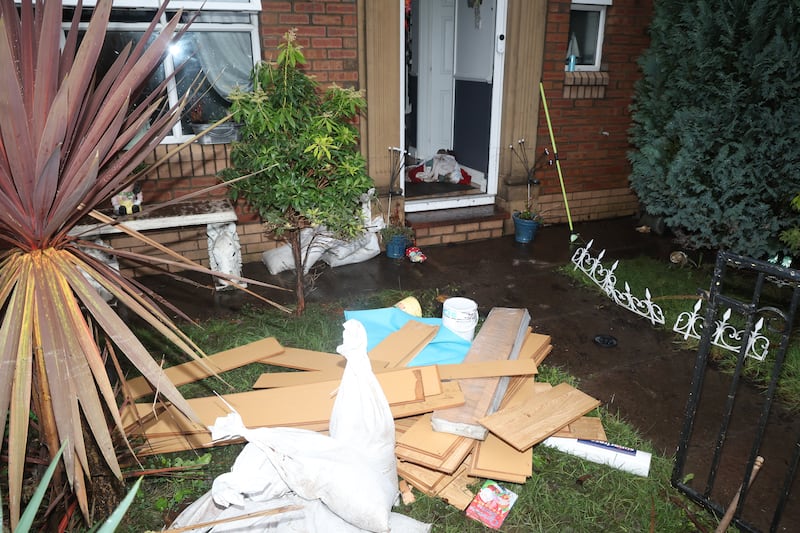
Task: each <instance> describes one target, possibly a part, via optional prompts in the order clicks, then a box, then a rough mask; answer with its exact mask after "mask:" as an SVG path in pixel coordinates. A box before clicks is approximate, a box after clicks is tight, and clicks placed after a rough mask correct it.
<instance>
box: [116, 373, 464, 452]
mask: <svg viewBox="0 0 800 533" xmlns="http://www.w3.org/2000/svg"><path fill="white" fill-rule="evenodd" d="M407 370H413V369H407ZM417 375H418V373H417ZM293 388H294V387H290V388H287V389H267V390H266V391H256V392H267V391H272V390H291V389H293ZM241 394H251V393H241ZM300 396H303V395H302V393H301V394H300ZM295 399H296V398H295ZM387 399H388V397H387ZM307 400H308V401H313V400H312V399H311V397H308V398H307ZM191 401H192V400H190V402H191ZM463 403H464V395H463V394H462V393H461V389H459V387H458V384H457V383H455V382H453V383H444V384H443V386H442V393H441V394H434V395H432V396H428V397H426V398H425V399H424V400H423V401H418V402H405V401H404V402H402V403H398V404H396V405H393V404H392V403H391V401H390V405H389V408H390V409H391V411H392V415H393V416H394V417H395V418H399V419H403V420H405V419H407V418H408V417H413V416H416V415H420V414H422V413H428V412H431V411H433V410H434V409H437V408H440V407H452V406H456V405H460V404H463ZM284 405H292V404H284ZM296 405H303V403H302V402H301V403H300V404H296ZM168 409H169V411H170V412H169V413H168V414H160V415H159V419H158V420H155V419H153V416H152V406H151V405H150V404H135V410H136V412H138V413H139V414H140V416H143V417H145V419H144V421H143V427H142V428H139V427H137V424H136V422H134V420H135V416H133V415H132V414H131V412H130V410H125V411H124V413H123V423H124V425H125V427H126V428H127V429H128V432H129V433H130V434H131V435H134V436H135V435H141V436H144V437H146V438H147V440H148V443H149V444H150V447H151V449H156V450H157V451H154V452H152V453H167V452H174V451H182V450H188V449H191V448H192V447H206V446H213V445H214V444H212V443H211V442H210V440H211V434H210V432H209V431H208V430H206V429H205V428H204V427H202V426H198V425H194V424H192V423H191V422H189V421H188V420H187V419H186V418H185V417H184V416H183V415H182V414H180V413H179V412H178V411H177V409H175V408H174V407H172V406H169V407H168ZM306 414H307V413H306ZM298 416H299V415H298ZM329 419H330V410H329V411H328V415H327V416H326V418H325V420H323V421H314V420H311V421H301V420H297V417H294V419H293V420H292V421H291V422H290V423H289V424H273V425H288V426H291V427H298V428H304V429H309V430H313V431H324V430H327V429H328V421H329ZM246 425H248V427H255V426H252V425H251V424H249V423H247V422H246ZM403 425H404V423H403V422H400V423H399V424H397V426H399V427H401V428H402V427H403ZM189 443H191V445H190V444H189ZM221 444H229V442H224V443H221Z"/></svg>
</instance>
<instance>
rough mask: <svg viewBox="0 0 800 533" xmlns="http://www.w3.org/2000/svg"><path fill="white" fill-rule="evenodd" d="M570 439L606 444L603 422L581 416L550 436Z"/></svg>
mask: <svg viewBox="0 0 800 533" xmlns="http://www.w3.org/2000/svg"><path fill="white" fill-rule="evenodd" d="M552 436H553V437H565V438H570V439H583V440H599V441H601V442H608V437H607V436H606V430H605V428H604V427H603V421H602V420H601V419H600V418H599V417H596V416H582V417H580V418H579V419H577V420H576V421H574V422H572V423H570V424H568V425H566V426H564V427H563V428H561V429H559V430H558V431H556V432H555V433H553V435H552Z"/></svg>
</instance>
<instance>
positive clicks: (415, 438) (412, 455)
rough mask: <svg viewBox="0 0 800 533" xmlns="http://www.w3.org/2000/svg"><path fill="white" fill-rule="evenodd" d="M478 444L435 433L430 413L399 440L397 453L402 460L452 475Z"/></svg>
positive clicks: (466, 439) (457, 437) (470, 440)
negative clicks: (474, 444)
mask: <svg viewBox="0 0 800 533" xmlns="http://www.w3.org/2000/svg"><path fill="white" fill-rule="evenodd" d="M474 442H475V441H474V440H472V439H468V438H466V437H460V436H458V435H452V434H450V433H440V432H437V431H433V428H432V427H431V417H430V414H426V415H422V416H421V417H420V418H419V420H418V421H417V422H416V423H415V424H414V425H412V426H410V427H409V428H408V429H407V430H406V431H405V433H403V434H402V435H401V436H400V437H398V438H397V442H396V446H395V453H396V455H397V458H398V459H402V460H404V461H408V462H411V463H414V464H418V465H421V466H425V467H427V468H431V469H433V470H438V471H440V472H445V473H447V474H451V473H453V472H454V471H455V470H456V469H457V468H458V467H459V466H460V465H461V463H463V462H464V458H465V457H466V456H467V455H468V454H469V452H470V451H471V450H472V445H473V443H474Z"/></svg>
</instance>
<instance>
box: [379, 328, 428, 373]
mask: <svg viewBox="0 0 800 533" xmlns="http://www.w3.org/2000/svg"><path fill="white" fill-rule="evenodd" d="M438 332H439V326H434V325H430V324H424V323H422V322H420V321H418V320H409V321H408V322H406V323H405V324H404V325H403V327H401V328H400V329H399V330H397V331H394V332H392V333H390V334H389V335H388V336H387V337H386V338H385V339H383V340H382V341H381V342H380V343H378V344H377V345H376V346H375V347H374V348H373V349H372V350H370V352H369V358H370V359H373V360H376V361H385V362H386V366H387V367H388V368H397V367H401V366H406V364H407V363H408V362H409V361H411V360H412V359H413V358H414V357H416V356H417V355H418V354H419V352H421V351H422V350H423V348H425V346H427V345H428V344H429V343H430V342H431V341H432V340H433V338H434V337H436V334H437V333H438Z"/></svg>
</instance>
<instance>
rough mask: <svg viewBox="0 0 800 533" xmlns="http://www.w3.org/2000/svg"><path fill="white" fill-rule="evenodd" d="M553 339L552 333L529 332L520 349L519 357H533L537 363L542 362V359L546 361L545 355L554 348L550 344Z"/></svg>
mask: <svg viewBox="0 0 800 533" xmlns="http://www.w3.org/2000/svg"><path fill="white" fill-rule="evenodd" d="M551 341H552V339H551V337H550V335H542V334H541V333H529V334H528V336H527V337H526V338H525V342H523V343H522V347H521V348H520V350H519V358H520V359H531V360H533V361H534V362H535V363H536V364H537V365H540V364H542V361H544V359H545V357H547V355H548V354H549V353H550V350H552V349H553V347H552V346H551V345H550V342H551Z"/></svg>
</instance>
